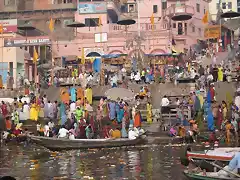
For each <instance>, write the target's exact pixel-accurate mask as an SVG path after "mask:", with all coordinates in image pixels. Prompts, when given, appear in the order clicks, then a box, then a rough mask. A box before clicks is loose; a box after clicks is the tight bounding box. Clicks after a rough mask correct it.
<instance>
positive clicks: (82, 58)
mask: <svg viewBox="0 0 240 180" xmlns="http://www.w3.org/2000/svg"><path fill="white" fill-rule="evenodd" d="M81 63H82V64H85V56H84V48H83V47H82V56H81Z"/></svg>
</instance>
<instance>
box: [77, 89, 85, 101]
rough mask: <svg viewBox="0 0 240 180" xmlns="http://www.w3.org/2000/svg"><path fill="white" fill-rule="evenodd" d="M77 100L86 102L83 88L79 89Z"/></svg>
mask: <svg viewBox="0 0 240 180" xmlns="http://www.w3.org/2000/svg"><path fill="white" fill-rule="evenodd" d="M77 99H80V100H81V101H82V102H83V101H84V91H83V89H82V88H78V89H77Z"/></svg>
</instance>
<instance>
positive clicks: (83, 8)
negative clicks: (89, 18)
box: [78, 2, 107, 14]
mask: <svg viewBox="0 0 240 180" xmlns="http://www.w3.org/2000/svg"><path fill="white" fill-rule="evenodd" d="M78 12H79V14H101V13H107V4H106V3H104V2H101V3H87V4H86V3H83V4H82V3H81V4H79V5H78Z"/></svg>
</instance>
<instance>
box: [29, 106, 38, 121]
mask: <svg viewBox="0 0 240 180" xmlns="http://www.w3.org/2000/svg"><path fill="white" fill-rule="evenodd" d="M30 119H31V120H34V121H37V120H38V110H37V106H36V104H32V107H31V108H30Z"/></svg>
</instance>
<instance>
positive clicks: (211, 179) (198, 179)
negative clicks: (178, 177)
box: [183, 171, 239, 180]
mask: <svg viewBox="0 0 240 180" xmlns="http://www.w3.org/2000/svg"><path fill="white" fill-rule="evenodd" d="M183 173H184V175H185V176H186V177H187V178H188V179H190V180H239V178H230V177H229V178H227V177H226V178H223V177H218V176H213V173H212V172H206V175H203V173H193V172H188V171H184V172H183Z"/></svg>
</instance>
